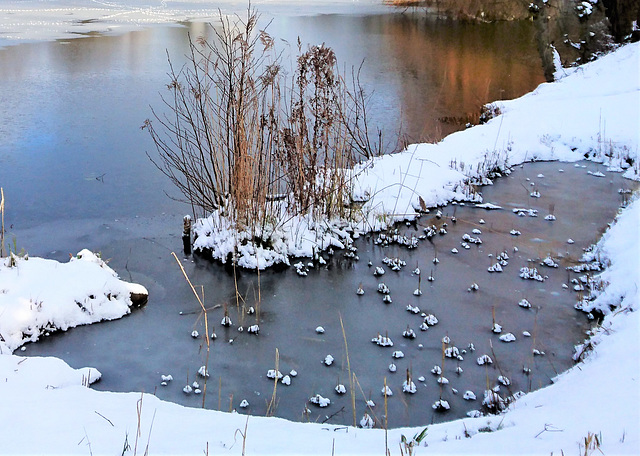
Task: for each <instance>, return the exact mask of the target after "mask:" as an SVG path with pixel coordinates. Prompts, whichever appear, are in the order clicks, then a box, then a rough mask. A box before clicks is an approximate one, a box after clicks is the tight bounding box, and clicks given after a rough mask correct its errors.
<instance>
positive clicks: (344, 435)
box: [0, 44, 640, 455]
mask: <svg viewBox="0 0 640 456" xmlns="http://www.w3.org/2000/svg"><path fill="white" fill-rule="evenodd" d="M638 54H639V47H638V45H637V44H636V45H631V46H627V47H625V48H622V49H620V50H619V51H618V52H617V53H616V54H613V55H612V56H608V57H607V58H606V59H607V60H606V62H607V65H609V66H610V67H609V68H608V67H607V65H605V66H601V67H600V68H601V71H599V72H596V71H595V70H594V68H595V69H598V67H597V66H595V67H594V66H591V65H590V66H586V67H583V68H582V69H581V70H580V71H579V72H577V73H576V74H577V75H580V74H582V75H583V77H587V76H588V77H590V78H591V79H592V80H593V81H592V83H593V85H594V86H596V87H605V85H606V86H607V87H614V88H616V89H619V90H622V89H621V88H623V89H624V87H625V86H627V87H628V86H629V85H632V84H633V83H635V84H636V88H635V89H631V90H626V92H627V94H626V98H627V99H625V97H617V96H615V93H613V94H612V93H611V92H606V94H604V95H602V96H600V97H598V96H597V94H598V93H600V92H598V91H595V92H594V93H588V94H587V95H585V93H584V92H582V95H581V96H586V97H587V98H588V101H587V102H584V103H582V102H581V99H580V98H581V96H578V95H577V94H576V93H575V92H576V90H575V89H574V86H572V85H571V84H569V83H567V82H566V81H569V80H570V79H569V78H567V80H565V81H564V82H563V83H562V84H564V85H561V84H557V87H564V90H563V91H562V92H561V91H558V92H556V95H557V97H558V98H564V99H565V100H569V101H567V103H571V102H572V101H573V102H574V103H575V104H576V106H577V105H578V104H580V105H581V106H582V108H581V110H576V111H575V115H576V116H577V117H578V120H579V119H580V118H582V122H585V123H586V120H585V119H586V118H592V117H593V116H594V115H595V116H596V118H598V117H599V116H598V115H597V114H595V113H593V112H592V111H590V110H587V109H586V108H584V106H587V107H589V108H593V109H595V110H598V109H599V107H602V106H605V105H607V103H606V100H608V99H610V98H611V99H612V100H613V101H612V103H614V104H613V105H611V106H610V110H615V107H616V105H615V103H620V109H624V107H625V106H628V105H627V104H626V103H628V102H629V100H631V102H633V101H634V100H636V101H637V100H638V89H637V84H638V81H637V73H636V72H635V71H636V70H635V69H637V64H638ZM596 63H597V62H596ZM592 65H594V64H592ZM619 74H623V75H626V76H625V77H626V78H628V79H630V80H628V81H623V80H621V79H619V78H618V76H617V75H619ZM579 83H580V79H578V80H576V84H579ZM545 90H546V89H545ZM614 92H615V91H614ZM537 93H539V92H537ZM535 96H537V95H531V97H532V98H533V97H535ZM525 98H526V97H525ZM571 100H572V101H571ZM517 103H518V102H517V101H516V102H513V103H506V105H511V104H513V105H516V104H517ZM607 106H608V105H607ZM637 106H638V104H637V103H636V108H635V109H636V110H635V114H634V111H633V110H630V112H629V115H630V116H634V115H635V117H634V118H631V119H618V120H621V121H622V123H620V124H619V125H615V126H613V127H612V128H614V129H616V130H619V132H618V134H619V138H620V141H621V142H620V143H618V144H617V146H618V149H619V150H625V147H626V148H627V150H629V151H630V154H634V155H633V157H634V158H635V159H637V148H638V137H637V135H638V116H637V109H638V108H637ZM512 107H513V108H514V109H515V106H512ZM604 110H605V111H606V109H604ZM509 112H513V110H510V111H509ZM607 112H608V111H607ZM559 113H560V115H566V111H562V110H560V111H559ZM548 115H550V116H553V115H555V114H554V112H553V111H550V112H549V113H548ZM507 116H508V115H507ZM565 120H566V121H567V122H569V119H564V118H563V117H554V119H552V120H549V121H548V125H546V128H548V129H549V130H548V131H550V132H551V134H555V135H560V136H559V137H558V138H556V139H555V140H554V141H555V143H556V144H562V141H564V139H563V138H571V136H565V134H564V130H563V129H562V123H563V122H564V121H565ZM496 121H498V122H499V119H496V120H494V124H495V122H496ZM502 123H503V126H504V125H505V124H506V123H507V120H506V119H504V120H503V121H502ZM576 123H577V121H576ZM489 125H491V123H490V124H489ZM532 125H537V123H535V122H534V123H533V124H532ZM607 125H609V121H607ZM516 127H517V125H516V124H515V123H513V124H511V128H512V129H513V132H512V134H511V136H510V137H511V139H512V140H513V143H514V145H515V144H518V143H526V142H525V141H524V140H522V139H521V137H520V136H519V135H522V137H523V138H524V139H526V138H527V135H528V134H529V131H528V128H526V127H522V128H516ZM481 128H485V127H481ZM624 128H626V130H624ZM474 130H476V128H474V129H471V130H468V131H466V132H462V133H459V134H458V135H459V136H461V137H462V138H464V135H472V136H471V139H469V140H468V141H466V142H465V144H466V147H468V148H469V150H467V149H463V150H467V152H469V154H471V153H478V154H479V155H483V153H484V147H485V146H486V142H479V143H478V144H475V143H474V142H473V141H472V139H473V138H475V136H473V135H476V134H477V132H474ZM585 131H587V130H585ZM606 131H608V132H610V128H609V127H608V126H607V128H606ZM597 132H598V130H597V129H596V133H597ZM544 133H545V130H542V129H540V130H538V129H537V128H536V133H535V134H537V135H544ZM609 134H610V133H607V134H606V135H607V137H610V136H609ZM507 137H509V136H507ZM554 138H555V137H554ZM576 138H577V136H576ZM625 138H626V139H625ZM494 141H495V138H494ZM575 141H576V142H578V140H577V139H576V140H575ZM586 141H589V142H591V143H592V144H598V142H597V141H594V140H593V139H589V136H584V137H580V143H584V142H586ZM622 141H628V142H622ZM445 142H446V141H445ZM550 144H552V145H553V144H554V142H551V143H550ZM422 147H425V148H431V147H434V146H428V145H425V146H417V147H416V148H422ZM436 147H437V146H436ZM476 147H477V148H478V149H476ZM545 147H547V146H545ZM557 147H559V146H557ZM538 148H539V149H540V150H543V149H544V148H543V147H542V146H538ZM548 148H549V147H547V149H548ZM538 153H541V152H540V151H538ZM576 156H579V151H576V152H571V153H568V152H567V154H566V156H563V157H562V158H563V159H573V158H572V157H576ZM556 158H560V157H556ZM415 163H417V162H414V164H415ZM458 163H459V162H458ZM636 163H637V161H636ZM376 166H377V164H376ZM634 166H635V169H636V170H637V165H634ZM373 169H375V167H374V168H373ZM411 172H412V173H413V167H412V168H411ZM416 172H417V171H416ZM389 174H390V175H392V173H391V170H389ZM432 183H433V186H434V188H433V192H434V194H438V192H444V193H446V192H449V191H451V190H450V189H445V190H439V189H438V188H437V185H441V184H442V182H441V180H439V179H436V178H435V177H434V179H433V181H432ZM424 185H426V179H425V183H424ZM397 192H398V188H396V194H397ZM408 202H409V203H411V201H410V199H409V201H408ZM639 220H640V203H639V202H638V201H637V200H636V201H635V202H634V203H633V204H632V205H631V206H630V207H629V208H627V209H626V210H624V211H623V213H622V215H621V216H620V217H619V219H618V222H617V223H616V224H615V225H613V227H612V228H611V229H610V231H609V232H608V233H607V234H606V235H605V236H604V237H603V240H602V241H601V243H600V244H599V246H598V249H599V252H600V259H601V260H602V261H604V262H605V263H608V264H609V266H608V269H607V270H606V271H605V272H604V273H603V274H602V275H601V276H600V277H601V278H602V279H603V281H604V282H606V283H608V287H607V288H605V290H604V291H603V292H602V293H600V294H599V296H598V297H597V298H596V300H595V301H594V303H595V305H598V306H602V309H603V310H605V312H607V310H610V309H609V305H611V304H614V305H620V306H621V310H619V311H615V312H610V311H609V312H608V314H607V316H606V318H605V321H604V323H603V325H602V329H600V330H599V331H597V335H596V336H595V338H594V341H598V342H599V343H598V344H597V345H596V346H595V349H594V350H593V351H592V352H591V354H590V355H589V356H588V357H587V359H586V361H585V362H584V363H581V364H580V365H578V366H577V367H576V368H574V369H572V370H571V371H569V372H567V373H565V374H563V375H561V376H560V378H559V379H558V380H557V382H556V383H555V384H554V385H552V386H550V387H547V388H544V389H542V390H539V391H537V392H534V393H532V394H529V395H526V396H524V397H523V398H521V399H520V400H518V401H517V402H516V403H515V404H513V406H512V408H511V410H510V411H508V412H507V413H505V414H504V415H499V416H494V417H484V418H477V419H465V420H458V421H454V422H450V423H445V424H439V425H431V426H429V428H428V433H427V437H426V439H425V440H424V441H423V445H424V444H425V443H426V444H428V448H422V447H421V448H418V449H417V450H416V453H417V454H444V453H457V454H470V453H484V454H496V453H501V454H523V453H528V454H550V453H551V452H553V453H554V454H560V450H562V451H563V452H564V454H576V453H580V454H584V451H580V449H579V445H580V443H582V444H584V439H585V438H588V436H589V435H590V434H591V435H597V436H598V438H599V439H600V442H601V449H602V452H603V453H604V454H638V452H640V437H639V430H638V426H637V423H638V421H639V418H640V417H639V412H638V405H639V404H640V398H639V396H638V395H639V392H638V391H639V389H638V372H640V369H639V367H640V366H639V365H638V364H639V361H638V360H639V357H638V353H637V340H638V337H639V334H638V328H639V326H640V321H638V320H639V316H638V315H639V314H638V312H637V307H638V301H639V299H640V296H639V294H638V285H639V282H640V266H639V264H638V261H639V258H640V254H639V253H640V252H639V249H640V236H639V233H638V225H639V222H638V221H639ZM594 255H597V253H596V254H594ZM32 260H33V259H31V260H29V261H32ZM0 288H5V287H4V286H2V287H0ZM91 372H93V370H88V369H85V370H82V371H80V372H78V371H75V370H73V369H71V368H69V367H68V366H67V365H66V364H64V363H63V362H61V361H59V360H53V359H51V358H23V357H20V356H13V355H5V356H1V357H0V401H1V402H2V404H3V410H4V411H5V413H2V414H0V439H2V440H1V441H2V442H3V443H2V445H1V446H0V453H5V454H34V453H37V454H52V453H55V454H89V453H91V454H121V453H123V449H125V448H126V447H127V445H128V446H129V450H128V452H126V451H125V454H134V453H137V452H139V453H140V454H142V453H143V452H144V451H145V450H144V448H145V447H146V446H147V444H148V445H149V447H148V448H149V453H150V454H153V453H156V454H158V453H161V454H196V453H197V454H201V453H205V452H207V451H208V452H209V454H220V453H225V454H226V453H230V454H241V453H242V452H243V435H244V436H246V442H245V443H246V454H296V453H297V454H300V453H303V454H337V455H340V454H342V455H345V454H381V453H383V452H384V446H385V433H384V431H383V430H380V429H375V430H361V429H353V428H348V429H346V428H344V427H335V426H331V425H316V424H301V423H292V422H288V421H284V420H280V419H273V418H268V419H267V418H261V417H249V418H248V419H247V417H246V416H244V415H239V414H224V413H219V412H215V411H205V410H199V409H189V408H185V407H181V406H178V405H175V404H171V403H166V402H162V401H160V400H158V399H157V398H155V397H154V396H152V395H147V394H145V395H143V396H141V394H140V393H130V394H116V393H101V392H97V391H93V390H91V389H88V388H86V387H85V386H82V385H83V383H84V384H86V380H84V381H83V378H82V377H83V376H84V377H85V378H86V377H87V376H88V375H91ZM158 380H159V379H158ZM138 410H139V411H140V412H138ZM138 416H140V419H139V420H138ZM421 430H422V428H415V429H397V430H392V431H390V432H389V435H388V442H389V448H390V450H391V452H392V454H400V449H399V446H398V445H399V443H400V439H401V435H402V434H404V435H406V436H407V437H409V438H410V437H411V436H413V435H415V434H416V433H418V432H420V431H421ZM467 435H468V436H469V438H467ZM136 441H137V445H136ZM333 449H334V450H335V452H334V451H332V450H333ZM596 452H597V451H596ZM405 454H406V453H405Z"/></svg>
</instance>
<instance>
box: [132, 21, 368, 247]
mask: <svg viewBox="0 0 640 456" xmlns="http://www.w3.org/2000/svg"><path fill="white" fill-rule="evenodd" d="M258 18H259V16H258V14H257V13H256V11H255V10H253V9H248V10H247V16H246V18H240V17H239V16H235V17H234V18H228V17H223V16H222V15H221V17H220V21H219V24H218V26H217V27H214V26H213V25H212V26H211V29H212V31H213V38H212V39H207V38H205V37H199V38H197V39H196V40H195V41H191V42H190V45H189V54H188V55H187V63H186V64H185V65H184V66H183V67H181V68H180V69H176V68H174V66H173V64H172V62H171V59H170V58H169V67H170V71H169V77H170V81H169V84H168V85H167V88H168V91H169V94H170V95H168V96H164V97H163V101H164V105H165V106H164V107H163V111H165V112H164V113H163V114H162V113H160V111H156V110H154V109H152V114H153V115H152V118H151V119H147V120H146V121H145V123H144V125H143V127H142V128H143V129H146V130H147V131H148V132H149V134H150V136H151V139H152V140H153V142H154V144H155V146H156V149H157V154H156V155H153V156H152V155H151V154H148V155H149V158H150V159H151V160H152V162H153V163H154V164H155V165H156V167H158V169H159V170H160V171H161V172H162V173H164V174H165V175H166V176H167V177H169V179H170V180H171V181H172V182H173V183H174V184H175V185H176V187H177V189H178V190H179V191H180V193H181V194H182V197H181V198H180V199H181V200H183V201H186V202H188V203H189V204H191V206H192V209H193V212H194V215H196V216H209V215H213V217H211V219H212V220H213V223H214V224H219V225H220V226H224V229H225V230H226V229H230V230H231V231H235V232H236V233H240V232H242V233H248V235H246V236H236V245H238V243H244V244H251V246H252V247H253V248H254V249H258V248H263V247H268V246H269V245H270V244H271V243H272V242H273V239H271V236H272V235H273V233H274V232H275V231H276V230H277V229H278V228H279V227H281V226H282V224H283V223H285V222H286V221H288V220H290V219H291V218H292V217H296V216H303V217H309V218H310V222H311V223H314V222H318V221H320V220H325V219H327V218H328V219H332V218H335V217H346V216H347V215H348V208H349V206H350V203H351V197H350V195H351V188H350V184H351V181H352V178H353V175H352V173H351V171H350V170H351V169H353V167H354V165H355V164H356V163H357V162H358V161H361V160H362V159H364V158H370V157H371V156H373V155H377V154H379V153H380V147H378V146H374V145H372V143H370V141H369V132H368V130H367V126H366V120H367V116H366V109H365V105H366V97H365V95H364V91H363V90H362V89H361V88H360V85H359V83H358V77H357V73H354V76H353V78H352V80H351V83H348V82H347V79H346V78H345V77H344V76H343V75H342V74H341V73H340V72H339V71H338V63H337V59H336V55H335V53H334V51H333V50H332V49H331V48H329V47H326V46H324V45H320V46H311V47H309V48H308V49H307V50H305V51H303V49H302V45H301V43H300V42H298V55H297V59H296V61H295V68H294V70H293V75H292V77H289V76H287V74H286V73H287V72H286V71H285V70H284V69H283V63H282V52H281V51H279V50H277V49H276V46H275V45H274V40H273V38H272V37H271V36H270V35H269V34H268V33H267V32H266V31H264V30H258V25H257V24H258ZM350 84H352V85H353V87H354V88H353V89H351V88H350V87H349V85H350ZM214 228H215V227H214Z"/></svg>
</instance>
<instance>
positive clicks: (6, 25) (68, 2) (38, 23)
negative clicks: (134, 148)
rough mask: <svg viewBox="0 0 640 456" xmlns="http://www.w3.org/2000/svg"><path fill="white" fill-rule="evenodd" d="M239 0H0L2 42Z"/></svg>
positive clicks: (227, 6) (171, 17)
mask: <svg viewBox="0 0 640 456" xmlns="http://www.w3.org/2000/svg"><path fill="white" fill-rule="evenodd" d="M248 3H249V2H248V1H239V0H215V1H211V0H3V1H2V2H0V47H2V46H8V45H13V44H19V43H25V42H33V41H43V40H55V39H68V38H74V37H78V36H82V35H83V34H87V33H122V32H125V31H128V30H135V29H138V28H140V27H149V26H152V25H156V24H173V23H177V22H183V21H189V20H191V21H193V20H205V21H206V20H211V19H212V18H217V17H218V11H219V10H220V11H222V12H223V13H236V12H241V11H244V10H246V8H247V5H248ZM251 5H252V6H253V7H255V8H256V9H258V10H259V11H260V12H261V13H269V12H271V13H277V12H278V11H281V12H286V14H298V15H304V14H321V13H329V12H332V13H335V12H342V13H345V12H347V13H349V12H351V13H352V12H356V13H357V12H360V13H371V12H375V11H378V12H381V11H385V6H383V5H382V1H381V0H318V1H313V2H301V1H300V0H253V1H252V2H251Z"/></svg>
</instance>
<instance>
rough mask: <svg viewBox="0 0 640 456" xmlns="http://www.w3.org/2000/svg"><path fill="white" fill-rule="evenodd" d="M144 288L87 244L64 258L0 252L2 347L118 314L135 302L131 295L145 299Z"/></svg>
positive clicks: (2, 350) (9, 349) (8, 349)
mask: <svg viewBox="0 0 640 456" xmlns="http://www.w3.org/2000/svg"><path fill="white" fill-rule="evenodd" d="M147 294H148V293H147V290H146V289H145V288H144V287H143V286H142V285H137V284H132V283H127V282H124V281H122V280H120V279H119V278H118V276H117V275H116V273H115V272H114V271H113V270H112V269H111V268H110V267H109V266H107V264H106V263H105V262H104V261H103V260H102V259H100V258H99V257H98V256H97V255H95V254H94V253H92V252H90V251H88V250H82V251H81V252H79V253H78V254H77V255H76V256H74V257H70V259H69V262H68V263H58V262H57V261H53V260H45V259H42V258H29V256H28V255H15V254H11V255H10V256H9V257H8V258H0V316H1V317H0V353H2V354H7V353H11V352H13V351H14V350H15V349H16V348H18V347H20V346H21V345H23V344H24V343H26V342H35V341H37V340H38V339H39V337H40V336H42V335H49V334H50V333H51V332H54V331H57V330H62V331H66V330H67V329H69V328H72V327H74V326H78V325H87V324H91V323H96V322H99V321H102V320H113V319H116V318H121V317H122V316H123V315H126V314H128V313H129V312H130V308H131V306H132V305H134V302H133V301H132V297H134V298H135V299H138V300H140V299H143V300H146V296H147Z"/></svg>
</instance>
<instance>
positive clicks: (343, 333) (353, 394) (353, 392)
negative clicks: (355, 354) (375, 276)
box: [338, 312, 357, 427]
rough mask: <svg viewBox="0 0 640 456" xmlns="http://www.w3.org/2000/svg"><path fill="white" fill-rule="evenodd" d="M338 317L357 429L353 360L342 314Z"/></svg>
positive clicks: (354, 425) (354, 424)
mask: <svg viewBox="0 0 640 456" xmlns="http://www.w3.org/2000/svg"><path fill="white" fill-rule="evenodd" d="M338 315H339V316H340V328H341V329H342V339H343V340H344V351H345V353H346V355H347V370H348V372H349V393H350V394H351V409H352V411H353V427H356V425H357V422H356V392H355V388H354V387H353V375H355V374H352V373H351V360H350V358H349V346H348V345H347V335H346V333H345V330H344V323H343V322H342V314H340V312H338Z"/></svg>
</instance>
